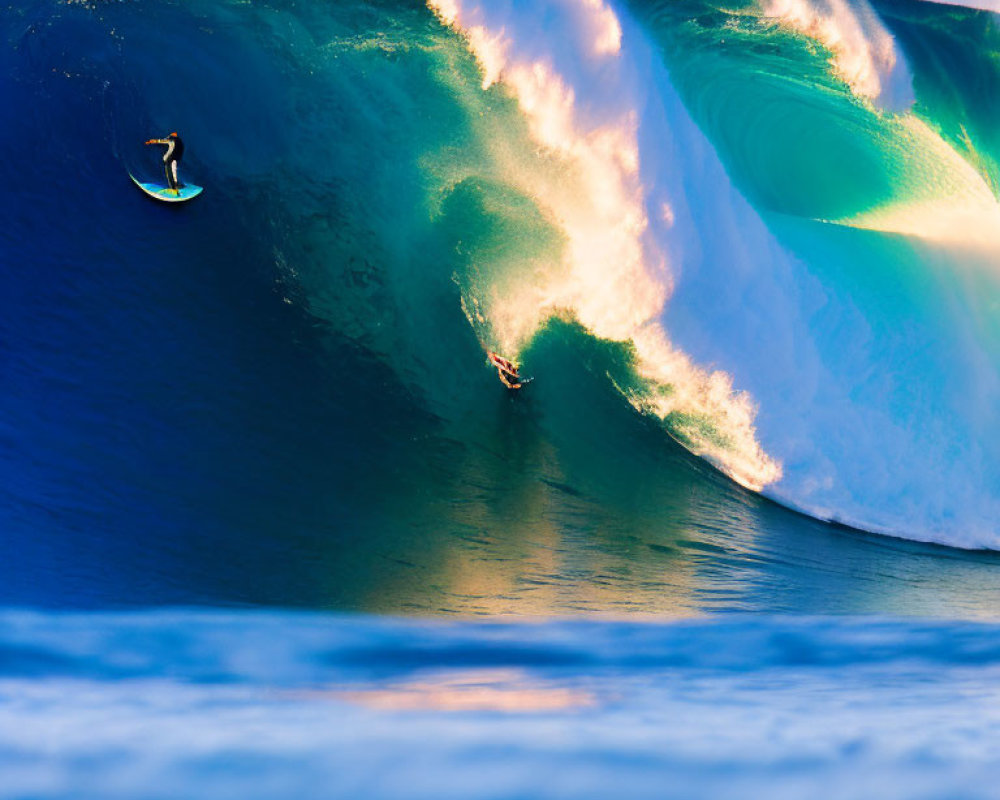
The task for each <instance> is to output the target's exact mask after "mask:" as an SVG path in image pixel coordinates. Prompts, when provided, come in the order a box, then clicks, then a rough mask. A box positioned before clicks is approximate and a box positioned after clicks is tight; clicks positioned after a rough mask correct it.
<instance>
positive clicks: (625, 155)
mask: <svg viewBox="0 0 1000 800" xmlns="http://www.w3.org/2000/svg"><path fill="white" fill-rule="evenodd" d="M430 5H431V7H432V8H433V9H434V10H435V11H436V12H437V13H438V15H439V16H440V17H441V19H442V20H443V21H445V22H446V23H448V24H449V25H452V26H454V27H456V28H458V29H460V30H461V31H462V32H463V33H464V35H465V36H466V39H467V41H468V45H469V48H470V50H471V51H472V52H473V54H474V55H475V57H476V59H477V60H478V62H479V64H480V66H481V68H482V73H483V88H484V89H487V88H489V87H490V86H491V85H493V83H495V82H497V81H502V82H503V84H504V86H505V87H507V89H508V90H509V91H510V92H511V93H512V94H513V95H514V97H515V98H516V100H517V103H518V105H519V107H520V109H521V111H522V113H523V114H524V117H525V119H526V122H527V125H528V129H529V132H530V135H531V137H532V139H533V140H534V141H535V142H536V143H537V145H539V146H540V147H542V148H543V149H544V151H545V153H546V154H547V156H548V157H551V158H554V159H556V160H558V161H559V162H560V164H561V169H560V170H559V171H558V174H557V176H555V177H556V178H557V179H553V177H554V176H553V175H552V173H551V172H547V171H545V170H538V169H532V167H531V165H524V164H517V163H508V164H507V165H506V169H505V173H506V174H505V179H506V180H508V181H510V182H512V183H514V184H515V185H517V186H518V187H519V188H521V189H522V190H523V191H525V192H526V193H527V194H529V195H530V196H531V197H532V198H534V199H535V201H536V202H537V203H538V204H539V206H540V207H541V208H542V209H543V210H544V212H545V213H546V214H548V215H549V216H550V217H551V218H552V219H553V220H555V221H556V223H557V224H558V226H559V228H560V229H561V230H562V232H563V233H564V234H565V239H566V246H565V252H564V263H563V264H561V265H560V266H559V268H558V269H555V270H552V272H551V274H549V275H548V276H547V277H546V279H545V280H543V281H541V282H540V283H535V284H531V285H525V286H522V287H519V288H516V289H515V290H514V296H513V297H511V296H510V295H508V296H507V297H506V299H505V301H504V302H498V303H495V304H493V305H492V307H491V308H490V309H489V312H488V314H487V316H488V318H489V322H490V327H491V329H492V332H493V334H494V336H495V337H496V339H497V340H498V342H499V345H500V346H501V347H503V348H506V349H516V348H517V347H518V346H520V345H523V344H524V343H525V341H526V340H527V339H528V338H529V337H530V336H531V335H532V334H533V333H534V332H535V330H537V329H538V327H539V326H540V325H541V324H542V323H543V322H544V320H545V319H547V318H548V317H550V316H551V315H553V314H559V313H569V314H571V315H572V316H573V317H574V318H576V319H577V320H579V321H580V322H581V323H582V324H583V325H584V326H586V327H587V328H588V329H589V330H590V331H591V332H593V333H594V334H596V335H597V336H600V337H602V338H608V339H614V340H618V341H628V342H631V343H632V344H633V345H634V346H635V349H636V354H637V357H638V368H639V370H640V372H641V374H642V375H643V376H644V377H646V378H648V379H650V380H652V381H655V382H656V383H657V384H659V385H660V386H662V387H665V388H667V387H668V388H667V390H666V391H663V392H660V393H656V394H655V396H654V397H647V396H643V397H641V398H638V397H637V398H633V401H634V402H635V403H636V405H639V406H641V407H643V408H644V409H645V410H649V411H652V412H654V413H656V414H658V415H659V416H661V417H664V418H665V417H667V416H670V415H674V417H673V419H674V423H675V425H674V427H675V431H676V432H678V433H680V434H681V435H682V436H683V438H684V440H685V443H686V444H687V445H688V446H689V447H690V448H691V449H692V450H694V451H695V452H697V453H698V454H700V455H702V456H704V457H706V458H708V459H709V460H711V461H712V462H713V463H715V464H716V465H717V466H719V467H720V468H721V469H723V470H724V471H725V472H727V473H728V474H729V475H730V476H732V477H733V478H734V479H735V480H737V481H738V482H739V483H741V484H743V485H744V486H747V487H750V488H753V489H756V490H760V489H762V488H763V487H764V486H766V485H768V484H769V483H772V482H773V481H775V480H777V479H778V478H780V475H781V467H780V465H779V464H778V462H777V461H775V460H774V459H772V458H771V457H770V456H768V455H767V454H766V453H765V452H764V450H763V449H762V448H761V446H760V444H759V443H758V441H757V438H756V433H755V430H754V415H755V413H756V409H755V407H754V403H753V401H752V399H751V398H750V396H749V395H748V394H746V393H745V392H740V391H737V390H735V389H734V387H733V385H732V380H731V378H730V377H729V376H727V375H725V374H724V373H721V372H718V371H712V370H706V369H702V368H700V367H698V366H697V365H696V364H694V363H693V362H692V360H691V359H690V358H688V357H687V356H686V355H685V354H684V353H683V352H681V351H680V350H678V349H677V348H676V347H674V346H673V345H672V344H671V342H670V340H669V337H668V335H667V333H666V331H665V330H664V328H663V326H662V324H661V322H660V320H659V318H660V315H661V314H662V312H663V309H664V304H665V302H666V300H667V297H668V295H669V292H670V287H671V280H672V279H671V275H670V272H669V269H668V258H667V254H666V253H665V252H664V250H663V248H662V247H661V246H660V245H659V243H658V242H657V240H656V239H655V238H654V237H651V236H649V235H647V234H648V229H649V225H650V219H649V214H648V212H647V200H648V198H647V196H646V193H645V191H644V187H643V183H642V179H641V174H640V162H639V158H640V154H639V143H638V133H637V127H638V113H637V110H636V107H635V105H634V104H633V103H632V102H630V100H631V99H632V98H630V97H629V95H630V94H631V92H629V91H628V90H625V91H624V93H623V85H624V86H627V85H628V82H629V80H630V76H629V74H628V70H629V68H630V65H629V64H627V63H622V60H621V58H620V49H621V36H622V33H621V27H620V24H619V22H618V19H617V17H616V16H615V14H614V12H613V11H612V9H611V8H610V7H609V6H607V5H606V4H605V3H603V2H601V1H600V0H585V1H584V2H568V1H567V0H563V1H562V2H553V3H550V4H549V5H548V7H547V8H546V9H544V12H545V13H547V14H549V15H550V16H551V15H552V14H554V13H555V14H559V15H561V20H562V21H564V24H563V25H562V26H561V30H562V31H563V32H564V39H565V42H564V47H565V48H567V49H569V50H570V51H572V52H573V54H574V58H578V59H579V60H578V61H577V62H576V63H574V64H573V65H572V67H573V69H574V70H575V74H573V75H570V76H567V75H566V74H564V72H563V70H562V69H561V66H564V65H560V64H557V59H556V58H555V57H553V55H552V50H553V48H552V46H551V45H552V42H551V39H550V38H549V37H547V36H545V34H544V32H543V31H544V27H543V26H542V25H534V24H533V23H534V20H532V18H531V17H532V13H533V12H532V9H531V7H529V6H527V5H526V4H523V5H522V6H521V7H520V8H518V11H519V12H520V13H519V14H518V15H517V16H516V17H515V16H514V15H513V14H511V13H509V10H505V9H503V8H500V7H498V6H497V5H494V4H487V3H477V2H458V0H430ZM534 13H535V14H537V13H540V12H538V11H537V10H536V11H534ZM539 36H541V38H538V37H539ZM579 53H586V54H589V55H588V56H587V57H584V58H582V59H580V58H579V56H578V55H577V54H579ZM655 207H656V208H658V209H659V212H658V213H657V216H658V217H659V220H662V221H663V222H664V223H665V222H666V217H665V216H664V212H663V208H664V204H663V203H659V204H657V205H656V206H655ZM666 207H667V208H668V209H669V206H666ZM670 218H671V219H672V212H671V217H670ZM659 220H658V221H659ZM680 418H683V419H689V418H690V419H692V420H696V422H692V423H691V424H690V425H688V426H685V427H682V428H678V424H677V419H680Z"/></svg>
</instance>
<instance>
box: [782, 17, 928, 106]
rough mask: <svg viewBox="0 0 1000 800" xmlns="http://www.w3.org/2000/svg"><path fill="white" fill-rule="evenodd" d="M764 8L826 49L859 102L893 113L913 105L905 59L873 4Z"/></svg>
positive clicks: (839, 73) (837, 70)
mask: <svg viewBox="0 0 1000 800" xmlns="http://www.w3.org/2000/svg"><path fill="white" fill-rule="evenodd" d="M763 8H764V13H765V14H766V15H767V16H769V17H773V18H775V19H778V20H780V21H781V22H782V23H783V24H785V25H788V26H789V27H790V28H792V29H793V30H795V31H798V32H799V33H801V34H803V35H805V36H809V37H810V38H813V39H816V40H817V41H819V42H820V43H821V44H822V45H823V46H824V47H826V48H827V49H828V50H829V51H830V52H831V53H832V54H833V58H832V59H831V62H832V65H833V69H834V71H835V73H836V74H837V75H838V76H839V77H840V78H841V79H842V80H844V81H845V82H846V83H847V84H848V85H849V86H850V87H851V89H852V91H853V92H854V93H855V94H856V95H858V96H859V97H862V98H865V99H867V100H870V101H871V102H873V103H875V104H876V105H877V106H879V107H880V108H883V109H888V110H890V111H901V110H903V109H905V108H907V107H909V106H910V105H911V104H912V103H913V86H912V79H911V77H910V75H909V71H908V69H907V67H906V63H905V61H904V59H903V56H902V54H901V53H900V52H899V50H898V48H897V47H896V43H895V40H894V39H893V37H892V35H891V34H890V33H889V32H888V31H887V30H886V29H885V27H884V26H883V25H882V23H881V22H880V21H879V19H878V17H877V15H876V14H875V12H874V11H873V10H872V8H871V6H870V5H868V2H867V0H850V2H848V0H763Z"/></svg>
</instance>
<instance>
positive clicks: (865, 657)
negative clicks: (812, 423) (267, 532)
mask: <svg viewBox="0 0 1000 800" xmlns="http://www.w3.org/2000/svg"><path fill="white" fill-rule="evenodd" d="M998 641H1000V637H998V631H997V630H996V627H995V626H992V625H973V624H964V623H942V622H914V621H893V620H880V621H872V620H870V619H869V620H858V619H852V618H827V619H822V618H803V619H778V618H772V617H755V618H752V619H751V618H749V617H742V618H716V619H715V620H714V621H712V622H705V621H681V622H672V623H667V624H652V623H634V622H631V623H630V622H611V621H604V622H542V621H531V622H522V623H510V622H507V623H469V622H465V623H458V624H456V623H450V624H444V623H440V622H439V623H430V622H414V621H410V622H403V621H398V620H386V619H375V618H369V617H353V618H344V617H332V618H331V617H322V616H316V615H291V614H280V613H266V614H262V613H255V614H240V615H236V614H220V613H217V612H214V613H204V612H192V611H173V612H158V613H148V614H130V615H106V614H97V615H85V614H72V615H62V614H33V613H25V612H6V613H4V614H2V615H0V652H2V653H3V655H4V657H3V659H2V660H0V797H2V798H11V799H13V798H26V797H31V798H35V800H63V799H64V798H65V799H66V800H69V798H72V799H73V800H78V799H79V798H89V797H95V798H96V797H101V798H129V800H146V799H147V798H150V799H152V798H157V799H159V798H164V799H165V798H179V797H183V798H188V799H189V800H197V799H198V798H212V800H229V799H230V798H232V799H233V800H237V799H238V800H258V798H259V799H260V800H264V799H265V798H267V799H268V800H270V798H274V797H295V798H348V797H366V798H374V799H379V798H404V797H405V798H434V799H435V800H439V799H440V798H456V800H458V798H462V800H469V798H519V797H537V798H557V797H567V796H571V797H582V798H599V797H609V796H619V797H636V798H647V797H648V798H693V797H712V798H746V797H765V796H766V797H772V798H802V797H820V796H821V797H828V798H847V797H856V798H862V797H872V796H879V797H884V798H906V799H907V800H909V799H910V798H914V797H920V798H954V797H964V798H978V797H983V798H985V797H995V796H996V794H995V791H994V788H993V787H995V786H996V783H997V779H998V778H1000V744H998V743H1000V736H998V734H1000V706H998V705H997V704H996V703H995V702H993V700H994V698H995V694H996V690H995V687H996V685H997V679H998V678H1000V650H998V647H997V642H998Z"/></svg>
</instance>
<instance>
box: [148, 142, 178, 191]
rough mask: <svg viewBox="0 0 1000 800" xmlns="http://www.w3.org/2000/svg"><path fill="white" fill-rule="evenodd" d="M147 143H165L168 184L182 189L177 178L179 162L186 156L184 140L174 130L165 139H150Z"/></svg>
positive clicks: (174, 189) (173, 188) (164, 157)
mask: <svg viewBox="0 0 1000 800" xmlns="http://www.w3.org/2000/svg"><path fill="white" fill-rule="evenodd" d="M146 144H165V145H166V146H167V152H166V153H164V154H163V167H164V169H165V170H166V172H167V186H169V187H170V188H171V189H172V190H173V191H175V192H176V191H177V190H178V189H180V186H181V184H180V181H179V180H178V179H177V164H178V162H180V160H181V158H183V156H184V141H183V140H182V139H181V137H180V136H178V135H177V132H176V131H174V132H173V133H171V134H170V135H169V136H167V137H166V138H165V139H150V140H149V141H148V142H146Z"/></svg>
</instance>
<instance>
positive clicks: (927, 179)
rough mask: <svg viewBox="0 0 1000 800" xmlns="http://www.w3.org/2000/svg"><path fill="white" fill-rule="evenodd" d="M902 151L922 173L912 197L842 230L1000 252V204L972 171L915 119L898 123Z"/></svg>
mask: <svg viewBox="0 0 1000 800" xmlns="http://www.w3.org/2000/svg"><path fill="white" fill-rule="evenodd" d="M898 125H899V126H900V131H901V139H902V142H903V145H904V146H905V147H907V149H908V150H909V151H910V152H912V153H913V154H915V157H914V160H918V161H919V165H920V167H921V170H920V172H919V173H918V176H917V178H916V179H914V180H912V181H911V183H913V184H915V185H913V186H912V187H911V188H910V191H909V194H910V196H909V197H904V198H903V199H900V200H896V201H893V202H891V203H889V204H887V205H885V206H882V207H880V208H876V209H873V210H871V211H868V212H865V213H864V214H859V215H857V216H854V217H850V218H848V219H843V220H838V222H841V223H842V224H846V225H851V226H852V227H857V228H866V229H870V230H880V231H888V232H892V233H902V234H905V235H908V236H915V237H918V238H921V239H928V240H930V241H935V242H940V243H942V244H948V245H959V246H962V247H965V248H977V249H988V250H991V251H992V250H1000V203H998V202H997V199H996V197H995V196H994V194H993V192H992V190H991V189H990V187H989V186H988V185H987V183H986V181H985V180H984V179H983V177H982V175H980V174H979V173H978V172H977V171H976V170H975V169H974V168H973V167H972V165H970V164H969V163H968V162H967V161H966V160H965V159H963V158H962V157H961V156H960V155H959V154H958V153H957V152H956V151H955V150H954V149H953V148H952V147H951V146H950V145H948V143H947V142H945V141H944V140H943V139H942V138H941V137H940V135H938V134H937V133H936V132H935V131H934V130H932V129H931V128H930V127H929V126H928V125H927V124H926V123H925V122H923V121H921V120H920V119H918V118H917V117H914V116H913V115H906V116H905V117H902V118H900V119H899V120H898Z"/></svg>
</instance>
